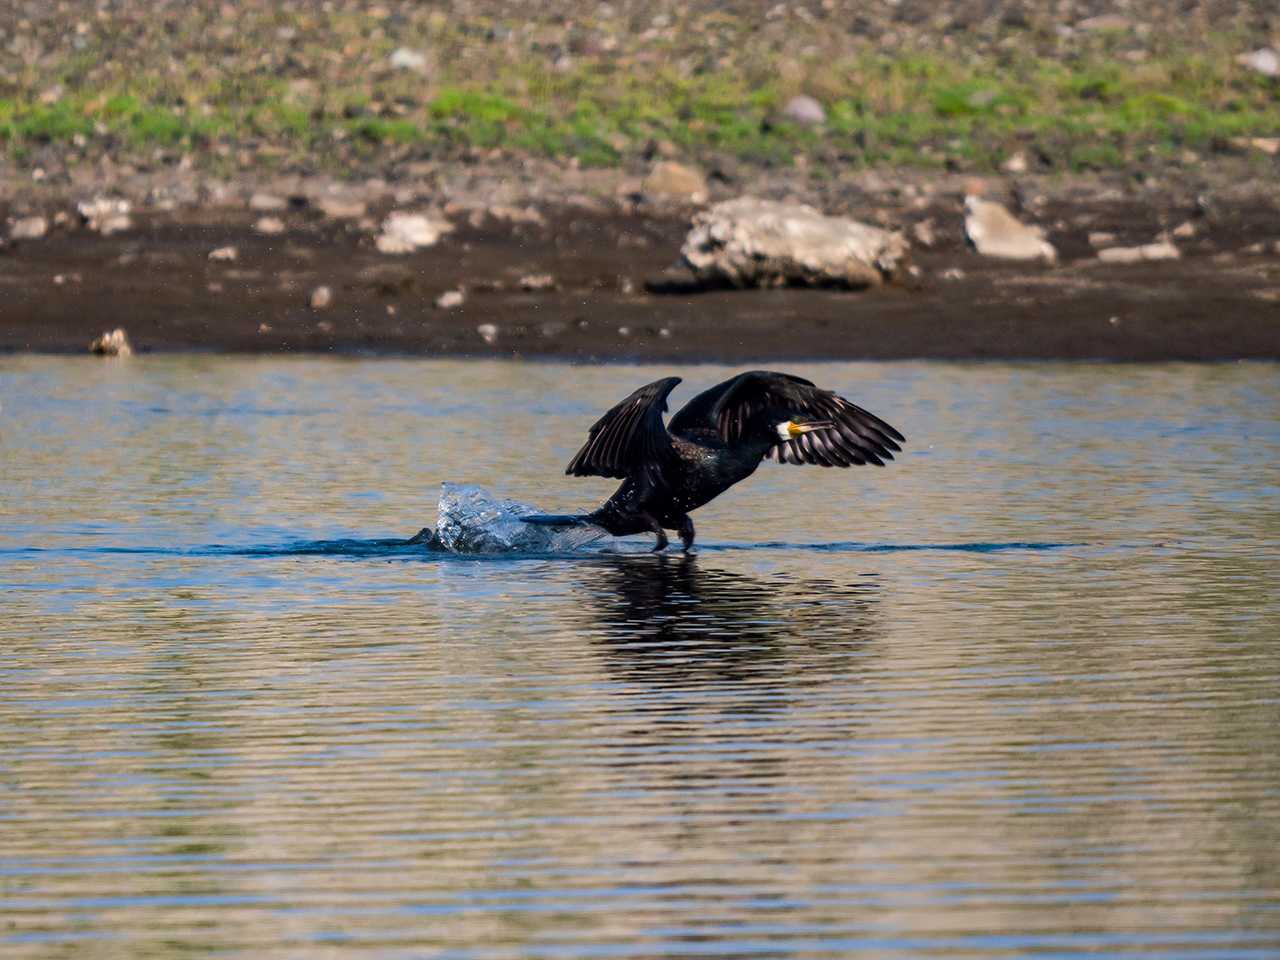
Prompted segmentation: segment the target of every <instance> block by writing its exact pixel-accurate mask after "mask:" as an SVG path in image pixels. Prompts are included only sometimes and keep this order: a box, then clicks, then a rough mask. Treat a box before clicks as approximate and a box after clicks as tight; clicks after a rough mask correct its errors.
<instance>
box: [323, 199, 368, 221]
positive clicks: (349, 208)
mask: <svg viewBox="0 0 1280 960" xmlns="http://www.w3.org/2000/svg"><path fill="white" fill-rule="evenodd" d="M316 207H317V208H318V209H319V210H320V212H321V213H323V214H324V215H325V216H326V217H328V218H329V219H330V220H359V219H360V218H361V217H363V216H364V215H365V214H366V213H368V212H369V207H368V205H367V204H366V203H365V202H364V201H363V200H351V199H348V198H346V197H321V198H320V199H319V200H317V201H316Z"/></svg>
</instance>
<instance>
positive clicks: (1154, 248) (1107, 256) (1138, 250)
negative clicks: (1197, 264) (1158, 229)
mask: <svg viewBox="0 0 1280 960" xmlns="http://www.w3.org/2000/svg"><path fill="white" fill-rule="evenodd" d="M1181 256H1182V254H1181V253H1179V252H1178V248H1177V247H1175V246H1174V245H1173V244H1172V243H1170V242H1169V241H1168V240H1159V241H1157V242H1156V243H1146V244H1142V245H1141V246H1137V247H1107V248H1106V249H1104V250H1099V251H1098V259H1099V260H1101V261H1102V262H1103V263H1142V262H1143V261H1147V260H1177V259H1178V258H1179V257H1181Z"/></svg>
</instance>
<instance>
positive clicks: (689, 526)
mask: <svg viewBox="0 0 1280 960" xmlns="http://www.w3.org/2000/svg"><path fill="white" fill-rule="evenodd" d="M694 536H695V532H694V529H693V520H691V519H690V517H689V515H688V514H687V513H686V514H685V515H684V516H683V517H681V518H680V545H681V546H682V547H683V548H684V552H685V553H688V552H689V551H690V550H692V549H693V538H694Z"/></svg>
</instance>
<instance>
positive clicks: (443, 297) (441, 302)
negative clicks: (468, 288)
mask: <svg viewBox="0 0 1280 960" xmlns="http://www.w3.org/2000/svg"><path fill="white" fill-rule="evenodd" d="M466 299H467V298H466V295H465V294H464V293H463V292H462V291H461V290H446V291H445V292H444V293H442V294H440V296H438V297H436V307H437V308H439V309H441V310H452V309H453V308H454V307H460V306H462V304H463V302H464V301H465V300H466Z"/></svg>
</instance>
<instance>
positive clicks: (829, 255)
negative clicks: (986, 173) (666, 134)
mask: <svg viewBox="0 0 1280 960" xmlns="http://www.w3.org/2000/svg"><path fill="white" fill-rule="evenodd" d="M908 250H909V246H908V244H907V241H906V238H905V237H903V236H902V234H900V233H892V232H890V231H888V230H882V229H880V228H879V227H872V226H868V225H867V224H864V223H858V222H857V221H855V220H849V219H847V218H844V217H827V216H823V215H822V214H821V213H819V212H818V211H817V210H815V209H814V208H813V207H809V206H805V205H804V204H798V203H777V202H775V201H772V200H759V199H757V198H755V197H739V198H737V199H736V200H727V201H725V202H723V203H717V204H716V205H715V206H713V207H712V208H711V209H709V210H705V211H703V212H701V213H699V214H698V215H697V216H695V217H694V218H693V227H692V229H691V230H690V231H689V234H688V236H687V237H686V238H685V242H684V246H682V247H681V248H680V253H681V255H682V256H683V257H684V260H685V262H686V263H687V264H688V265H689V268H690V269H691V270H692V271H693V273H694V275H695V276H696V277H698V278H699V279H700V280H702V281H704V282H715V283H728V284H730V285H732V286H735V287H753V286H763V287H773V286H782V285H784V284H811V285H816V286H827V285H835V286H844V287H867V286H876V285H878V284H880V283H883V282H884V280H885V278H886V277H890V276H893V275H894V274H895V273H897V272H898V270H899V269H900V268H901V267H902V266H903V265H904V263H905V261H906V258H907V254H908Z"/></svg>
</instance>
